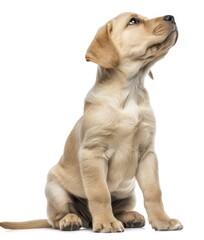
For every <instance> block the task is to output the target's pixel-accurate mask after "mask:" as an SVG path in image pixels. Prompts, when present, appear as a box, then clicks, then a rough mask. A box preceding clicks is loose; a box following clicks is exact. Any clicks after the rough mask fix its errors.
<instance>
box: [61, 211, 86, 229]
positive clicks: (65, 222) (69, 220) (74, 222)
mask: <svg viewBox="0 0 204 240" xmlns="http://www.w3.org/2000/svg"><path fill="white" fill-rule="evenodd" d="M81 227H82V221H81V219H80V218H79V217H78V216H77V215H76V214H73V213H69V214H67V215H66V216H65V217H63V218H62V219H61V220H60V221H59V229H60V230H62V231H75V230H79V229H80V228H81Z"/></svg>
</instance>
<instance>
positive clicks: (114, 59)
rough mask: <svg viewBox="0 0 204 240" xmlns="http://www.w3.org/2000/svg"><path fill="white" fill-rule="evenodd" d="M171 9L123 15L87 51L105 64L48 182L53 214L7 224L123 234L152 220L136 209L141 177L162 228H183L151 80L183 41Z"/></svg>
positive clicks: (153, 214)
mask: <svg viewBox="0 0 204 240" xmlns="http://www.w3.org/2000/svg"><path fill="white" fill-rule="evenodd" d="M177 37H178V31H177V27H176V23H175V19H174V17H173V16H171V15H166V16H163V17H158V18H154V19H147V18H144V17H142V16H140V15H138V14H135V13H122V14H120V15H119V16H117V17H115V18H113V19H112V20H110V21H109V22H108V23H106V24H105V25H104V26H102V27H101V28H100V29H99V30H98V32H97V33H96V36H95V37H94V39H93V41H92V43H91V45H90V46H89V48H88V50H87V53H86V60H87V61H92V62H94V63H96V64H98V71H97V76H96V82H95V85H94V86H93V87H92V89H91V90H90V91H89V92H88V94H87V97H86V99H85V104H84V115H83V116H82V117H81V118H80V119H79V121H78V122H77V123H76V125H75V127H74V128H73V130H72V132H71V133H70V135H69V137H68V139H67V142H66V144H65V148H64V153H63V155H62V157H61V159H60V160H59V162H58V163H57V164H56V165H55V166H54V167H53V168H52V169H51V170H50V172H49V174H48V180H47V185H46V191H45V192H46V197H47V214H48V220H34V221H28V222H19V223H18V222H17V223H16V222H2V223H0V226H2V227H4V228H10V229H20V228H21V229H22V228H40V227H52V228H56V229H60V230H78V229H80V228H81V227H85V228H93V231H94V232H123V231H124V227H125V228H139V227H143V226H144V225H145V219H144V217H143V216H142V215H141V214H140V213H138V212H136V211H134V210H133V209H134V208H135V193H134V189H135V183H136V180H137V182H138V184H139V186H140V188H141V190H142V192H143V196H144V205H145V208H146V211H147V214H148V218H149V222H150V223H151V225H152V228H154V229H155V230H180V229H182V228H183V226H182V224H181V223H180V222H179V221H178V220H176V219H172V218H170V217H169V216H168V215H167V214H166V212H165V211H164V207H163V203H162V198H161V190H160V186H159V177H158V162H157V156H156V153H155V151H154V137H155V118H154V114H153V111H152V108H151V106H150V102H149V97H148V93H147V90H146V89H145V88H144V78H145V76H146V75H147V74H148V73H150V76H152V75H151V72H150V68H151V66H152V65H153V64H154V63H155V62H157V61H158V60H160V59H161V58H163V57H164V56H165V55H166V54H167V52H168V51H169V49H170V48H171V47H172V46H173V45H174V44H175V43H176V40H177Z"/></svg>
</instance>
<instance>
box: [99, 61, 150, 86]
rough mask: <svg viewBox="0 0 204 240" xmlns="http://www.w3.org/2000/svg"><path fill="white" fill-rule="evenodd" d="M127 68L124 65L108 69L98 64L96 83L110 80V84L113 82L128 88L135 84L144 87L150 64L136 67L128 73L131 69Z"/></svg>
mask: <svg viewBox="0 0 204 240" xmlns="http://www.w3.org/2000/svg"><path fill="white" fill-rule="evenodd" d="M126 70H127V69H125V68H124V67H123V68H116V69H107V68H103V67H100V66H98V70H97V75H96V85H97V84H103V83H105V82H108V85H109V84H111V83H112V84H113V85H118V86H120V87H122V88H128V87H129V86H132V85H134V86H135V87H136V88H138V89H144V79H145V77H146V75H147V74H148V72H149V66H148V67H143V68H140V69H135V70H134V71H132V73H131V74H126V72H129V69H128V70H127V71H126Z"/></svg>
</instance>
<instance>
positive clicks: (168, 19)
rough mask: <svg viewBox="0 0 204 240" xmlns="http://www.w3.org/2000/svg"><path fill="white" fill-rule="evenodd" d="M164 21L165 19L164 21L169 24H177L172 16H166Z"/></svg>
mask: <svg viewBox="0 0 204 240" xmlns="http://www.w3.org/2000/svg"><path fill="white" fill-rule="evenodd" d="M163 19H164V21H168V22H171V23H176V22H175V19H174V17H173V16H172V15H166V16H164V18H163Z"/></svg>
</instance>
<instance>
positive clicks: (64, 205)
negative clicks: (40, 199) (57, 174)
mask: <svg viewBox="0 0 204 240" xmlns="http://www.w3.org/2000/svg"><path fill="white" fill-rule="evenodd" d="M45 193H46V197H47V215H48V221H49V223H50V224H51V226H52V227H53V228H57V229H60V230H64V231H73V230H79V229H80V228H81V227H82V220H81V218H80V217H79V216H78V215H77V212H76V210H75V208H74V206H73V202H72V199H71V197H70V195H69V193H68V192H67V191H66V190H65V189H64V188H63V187H62V186H60V185H59V184H58V183H57V182H56V181H53V180H48V183H47V185H46V189H45Z"/></svg>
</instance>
